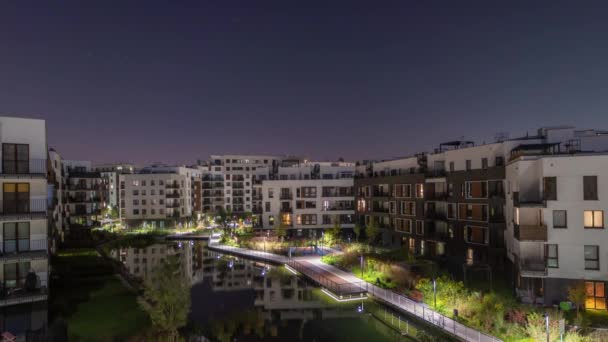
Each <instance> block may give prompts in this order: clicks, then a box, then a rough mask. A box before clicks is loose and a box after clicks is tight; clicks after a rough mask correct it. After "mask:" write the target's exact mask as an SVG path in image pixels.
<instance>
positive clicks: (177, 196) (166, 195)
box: [165, 192, 179, 198]
mask: <svg viewBox="0 0 608 342" xmlns="http://www.w3.org/2000/svg"><path fill="white" fill-rule="evenodd" d="M165 197H166V198H179V194H178V193H175V192H173V193H172V192H167V193H166V194H165Z"/></svg>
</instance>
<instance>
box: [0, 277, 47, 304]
mask: <svg viewBox="0 0 608 342" xmlns="http://www.w3.org/2000/svg"><path fill="white" fill-rule="evenodd" d="M42 285H43V286H42V287H39V288H37V289H34V290H32V291H27V290H26V289H23V288H11V289H9V290H8V291H7V292H8V293H1V294H0V307H4V306H9V305H17V304H25V303H34V302H41V301H45V300H47V299H48V291H47V288H46V281H44V282H42Z"/></svg>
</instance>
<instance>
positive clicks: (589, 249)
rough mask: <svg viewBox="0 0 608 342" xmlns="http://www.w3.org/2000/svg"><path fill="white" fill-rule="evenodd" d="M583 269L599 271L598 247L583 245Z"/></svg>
mask: <svg viewBox="0 0 608 342" xmlns="http://www.w3.org/2000/svg"><path fill="white" fill-rule="evenodd" d="M585 269H586V270H599V269H600V246H597V245H585Z"/></svg>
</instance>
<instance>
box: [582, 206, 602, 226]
mask: <svg viewBox="0 0 608 342" xmlns="http://www.w3.org/2000/svg"><path fill="white" fill-rule="evenodd" d="M585 228H604V211H603V210H585Z"/></svg>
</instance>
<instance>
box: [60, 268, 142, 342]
mask: <svg viewBox="0 0 608 342" xmlns="http://www.w3.org/2000/svg"><path fill="white" fill-rule="evenodd" d="M100 280H102V281H103V285H102V287H101V288H99V289H97V290H94V291H93V292H91V293H90V294H89V300H88V301H86V302H83V303H80V304H79V305H78V307H77V309H76V312H75V313H74V314H73V315H72V316H71V317H69V319H68V336H69V337H70V341H72V340H75V341H93V340H95V341H109V340H113V339H126V338H127V337H129V336H132V335H134V334H137V333H139V332H141V331H144V330H145V329H146V328H147V327H148V326H149V325H150V322H149V320H148V317H147V315H146V314H145V313H144V312H143V311H142V310H141V309H140V308H139V306H138V304H137V300H136V297H135V294H134V293H133V292H132V291H130V290H129V289H127V288H126V287H125V286H124V285H123V284H122V283H121V282H120V281H119V280H118V279H117V278H115V277H106V278H105V279H100Z"/></svg>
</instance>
